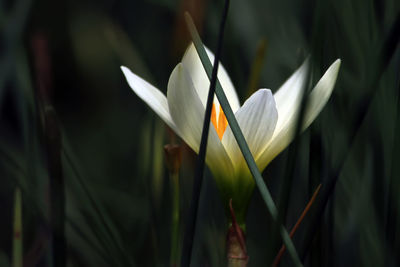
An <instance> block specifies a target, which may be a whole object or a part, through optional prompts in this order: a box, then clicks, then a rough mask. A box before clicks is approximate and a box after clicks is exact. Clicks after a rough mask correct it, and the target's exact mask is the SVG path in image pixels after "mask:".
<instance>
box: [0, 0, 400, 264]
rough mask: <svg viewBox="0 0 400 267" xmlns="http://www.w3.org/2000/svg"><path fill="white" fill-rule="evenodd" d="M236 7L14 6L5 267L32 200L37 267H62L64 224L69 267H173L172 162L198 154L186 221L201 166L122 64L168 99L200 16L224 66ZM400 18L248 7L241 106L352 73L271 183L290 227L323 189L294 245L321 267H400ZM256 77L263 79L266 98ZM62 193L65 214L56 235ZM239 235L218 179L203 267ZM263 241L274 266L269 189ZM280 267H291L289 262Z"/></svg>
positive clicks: (7, 77)
mask: <svg viewBox="0 0 400 267" xmlns="http://www.w3.org/2000/svg"><path fill="white" fill-rule="evenodd" d="M223 4H224V3H223V1H207V0H143V1H139V0H130V1H128V0H100V1H90V0H83V1H72V0H70V1H67V0H65V1H50V0H42V1H35V0H3V1H1V2H0V29H1V36H0V53H1V57H0V129H1V130H0V177H1V178H0V207H1V211H0V212H1V216H0V266H12V262H13V260H12V254H13V246H12V243H13V212H14V192H15V190H16V188H20V190H21V195H22V207H23V208H22V216H23V219H22V222H23V262H24V266H49V267H51V266H60V265H57V263H55V262H54V260H53V258H52V253H53V252H54V250H55V249H56V248H57V247H56V245H55V243H56V242H54V240H55V239H54V236H53V237H52V229H53V228H54V227H59V226H60V225H63V224H64V223H65V230H66V231H65V237H66V242H67V256H66V260H65V262H66V263H67V265H68V266H169V265H170V247H171V208H172V207H171V206H172V205H171V203H172V197H173V196H172V194H171V183H170V179H169V175H168V171H167V169H166V165H165V158H164V150H163V147H164V145H165V144H171V143H179V144H182V149H183V155H184V156H183V162H182V168H181V172H180V186H181V194H180V196H181V201H180V202H181V203H180V205H181V218H182V223H184V220H185V218H186V216H187V215H188V213H189V204H190V199H191V188H192V182H193V177H194V170H195V164H196V155H195V154H194V153H193V152H192V151H191V150H190V149H189V148H188V147H187V146H185V145H184V144H183V143H182V142H181V141H180V140H179V138H178V137H176V136H174V134H173V133H172V132H171V131H170V130H169V129H168V128H167V126H166V125H165V124H164V123H163V122H162V121H161V120H160V119H159V118H158V117H157V116H156V115H155V114H154V112H152V111H151V110H150V109H149V108H148V107H147V106H146V105H145V104H144V103H143V102H142V101H141V100H140V99H139V98H138V97H137V96H136V95H135V94H134V93H133V92H132V91H131V89H130V88H129V87H128V85H127V83H126V81H125V79H124V77H123V75H122V72H121V71H120V68H119V67H120V65H126V66H128V67H129V68H131V69H132V70H133V71H134V72H135V73H136V74H138V75H140V76H141V77H143V78H144V79H146V80H148V81H149V82H151V83H152V84H154V85H155V86H156V87H158V88H160V90H162V91H163V92H164V93H165V92H166V86H167V82H168V78H169V75H170V73H171V71H172V69H173V68H174V66H175V65H176V64H177V63H178V62H179V61H180V58H181V56H182V55H183V53H184V51H185V49H186V47H187V45H188V44H189V42H190V37H189V34H188V32H187V30H186V25H185V23H184V19H183V12H184V11H189V12H190V13H191V14H192V16H193V18H194V20H195V22H196V25H197V27H198V30H199V31H200V33H201V36H202V38H203V41H204V43H205V44H206V45H207V46H208V47H209V48H210V49H211V50H214V51H215V48H216V44H217V36H218V28H219V22H220V17H221V13H222V7H223ZM399 12H400V2H399V1H397V0H384V1H383V0H382V1H380V0H350V1H349V0H335V1H333V0H304V1H294V0H280V1H272V0H263V1H261V0H253V1H239V0H231V5H230V10H229V15H228V20H227V26H226V31H225V38H224V45H223V51H222V56H221V61H222V63H223V64H224V66H225V68H226V69H227V70H228V72H229V74H230V76H231V79H232V81H233V83H234V84H235V87H236V89H237V92H238V95H239V97H240V99H241V103H243V102H244V100H245V99H246V98H247V97H248V96H249V95H250V94H251V93H252V92H253V91H254V90H255V89H256V88H270V89H271V90H272V91H275V90H277V89H278V88H279V86H280V85H281V84H283V82H284V81H285V80H286V79H287V78H288V77H289V76H290V75H291V73H292V72H294V70H295V69H297V67H298V66H300V64H301V63H302V62H303V60H304V59H305V58H306V57H307V56H309V55H310V56H311V58H312V72H311V78H310V84H315V82H316V81H317V80H318V79H319V77H320V76H321V75H322V74H323V72H324V71H325V70H326V69H327V67H328V66H329V65H330V64H331V63H332V62H333V61H334V60H335V59H337V58H341V60H342V65H341V69H340V72H339V76H338V80H337V84H336V86H335V90H334V92H333V95H332V97H331V99H330V101H329V102H328V104H327V106H326V107H325V108H324V110H323V112H322V113H321V114H320V116H319V117H318V119H317V120H316V121H315V122H314V123H313V124H312V126H311V127H310V128H309V129H308V130H307V131H306V132H304V133H302V134H301V135H300V136H299V138H297V139H296V140H295V142H294V143H293V144H292V145H291V146H290V147H289V148H288V149H286V150H285V152H284V153H282V154H281V155H279V156H278V157H277V158H276V159H275V160H274V161H273V162H272V163H271V164H270V166H268V168H267V169H266V171H265V172H264V173H263V176H264V177H265V181H266V183H267V185H268V186H269V188H270V190H271V192H272V195H273V197H274V200H276V202H277V203H279V210H280V211H281V214H283V219H284V223H285V225H286V226H287V228H288V229H290V228H291V227H292V226H293V225H294V223H295V222H296V220H297V218H298V217H299V216H300V214H301V212H302V210H303V209H304V207H305V206H306V204H307V202H308V201H309V199H310V198H311V195H312V193H313V192H314V190H315V188H316V187H317V185H318V184H320V183H321V184H322V188H323V190H321V192H320V193H319V195H318V199H319V202H318V201H317V202H316V203H315V204H314V205H313V207H312V209H311V211H310V213H309V214H308V215H307V216H306V219H305V220H304V221H303V222H302V224H301V226H300V228H299V229H298V230H297V232H296V234H295V238H294V241H295V245H296V248H297V250H298V251H299V254H300V255H301V257H302V258H303V259H304V261H305V264H306V266H399V264H400V257H399V254H398V252H399V251H400V231H399V229H400V228H399V227H400V221H399V214H400V197H399V193H400V166H399V153H400V139H399V138H398V135H399V133H400V128H399V127H400V117H399V108H400V106H399V89H400V84H399V82H400V80H399V79H400V75H399V71H400V52H399V48H398V36H400V24H399ZM263 48H264V49H263ZM257 51H258V52H257ZM255 62H258V63H255ZM257 64H259V65H257ZM254 66H261V67H260V68H259V69H260V72H259V73H260V76H259V79H257V78H255V79H253V83H252V82H250V80H251V77H252V73H254V69H257V67H254ZM254 82H255V83H254ZM57 129H58V130H57ZM52 179H55V180H56V181H59V180H64V182H65V183H64V187H60V185H59V184H57V183H56V184H55V185H54V184H52V183H50V181H51V180H52ZM333 185H335V186H333ZM324 186H325V187H324ZM324 188H328V189H329V188H330V189H333V190H331V191H330V190H328V189H326V190H324ZM57 190H58V191H57ZM60 190H61V191H60ZM63 190H64V191H65V213H60V214H57V216H56V218H58V219H56V221H57V223H58V224H57V223H56V225H53V224H51V223H50V216H51V215H50V214H51V213H52V212H54V211H56V210H57V209H56V207H57V205H58V204H60V203H61V206H62V204H63V203H62V199H63V198H62V194H61V193H60V192H62V191H63ZM321 203H323V204H324V203H326V205H323V204H321ZM318 205H319V206H318ZM317 207H320V208H319V209H318V208H317ZM53 214H54V213H53ZM181 231H182V232H183V228H182V229H181ZM225 234H226V219H225V217H224V210H223V207H222V205H221V203H220V201H219V196H218V192H217V190H216V187H215V183H214V181H213V179H212V176H211V174H210V173H209V172H206V176H205V178H204V183H203V188H202V191H201V198H200V206H199V214H198V222H197V230H196V235H195V240H194V249H193V256H192V266H223V265H224V261H225V254H224V253H225V252H224V246H225ZM52 240H53V242H52ZM247 244H248V251H249V255H250V262H249V266H268V265H270V264H271V262H272V261H273V259H274V257H275V256H276V254H277V252H278V250H279V248H280V246H281V241H280V239H279V236H277V235H276V230H274V227H273V223H272V221H271V218H270V215H269V214H268V210H267V209H266V207H265V205H264V203H263V201H262V199H261V197H260V195H259V193H258V191H257V190H255V194H254V196H253V199H252V201H251V204H250V208H249V213H248V218H247ZM14 266H15V265H14ZM281 266H291V262H290V259H289V258H288V257H287V255H285V256H284V257H283V259H282V264H281Z"/></svg>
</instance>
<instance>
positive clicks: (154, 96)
mask: <svg viewBox="0 0 400 267" xmlns="http://www.w3.org/2000/svg"><path fill="white" fill-rule="evenodd" d="M121 70H122V72H123V73H124V75H125V78H126V80H127V81H128V84H129V86H130V87H131V88H132V90H133V91H134V92H135V93H136V94H137V95H138V96H139V97H140V98H141V99H142V100H143V101H144V102H145V103H146V104H147V105H149V106H150V107H151V109H152V110H154V112H155V113H157V115H158V116H160V118H161V119H162V120H163V121H164V122H165V123H166V124H167V125H168V126H169V127H171V128H172V129H173V130H175V131H176V130H177V129H176V126H175V123H174V122H173V121H172V118H171V115H170V114H169V108H168V102H167V98H166V97H165V95H164V94H163V93H162V92H160V90H158V89H157V88H155V87H154V86H152V85H151V84H149V83H148V82H146V81H145V80H143V79H142V78H140V77H139V76H137V75H136V74H134V73H133V72H131V71H130V70H129V69H128V68H127V67H124V66H121Z"/></svg>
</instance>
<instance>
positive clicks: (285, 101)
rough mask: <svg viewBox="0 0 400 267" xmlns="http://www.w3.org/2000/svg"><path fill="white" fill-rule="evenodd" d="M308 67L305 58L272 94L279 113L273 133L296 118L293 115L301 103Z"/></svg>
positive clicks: (307, 61)
mask: <svg viewBox="0 0 400 267" xmlns="http://www.w3.org/2000/svg"><path fill="white" fill-rule="evenodd" d="M308 67H309V60H308V59H306V60H305V61H304V63H303V64H302V65H301V66H300V68H298V69H297V70H296V71H295V72H294V73H293V74H292V76H290V78H289V79H287V80H286V82H285V83H284V84H283V85H282V86H281V87H280V88H279V89H278V91H277V92H276V93H275V94H274V98H275V102H276V108H277V110H278V114H279V117H278V122H277V123H276V129H275V134H274V135H276V134H277V133H278V132H280V131H281V129H282V128H284V127H285V125H287V124H288V123H289V122H291V121H292V120H293V119H296V118H295V115H296V112H297V110H298V107H299V105H300V103H301V98H302V95H303V90H304V88H305V86H304V85H305V82H306V78H307V72H308Z"/></svg>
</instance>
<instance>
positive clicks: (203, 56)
mask: <svg viewBox="0 0 400 267" xmlns="http://www.w3.org/2000/svg"><path fill="white" fill-rule="evenodd" d="M185 18H186V23H187V24H188V28H189V31H190V34H191V36H192V39H193V43H194V45H195V47H196V50H197V53H198V54H199V57H200V60H201V63H202V64H203V67H204V69H205V71H206V73H207V75H208V78H209V79H211V74H212V68H213V67H212V65H211V62H210V59H209V58H208V56H207V52H206V50H205V48H204V46H203V43H202V41H201V39H200V36H199V34H198V32H197V30H196V27H195V25H194V23H193V20H192V18H191V17H190V15H189V14H188V13H186V14H185ZM215 94H216V95H217V97H218V100H219V102H220V104H221V106H222V109H223V111H224V113H225V116H226V118H227V120H228V123H229V126H230V127H231V130H232V132H233V134H234V136H235V139H236V141H237V143H238V145H239V147H240V150H241V151H242V154H243V156H244V158H245V160H246V163H247V165H248V167H249V169H250V172H251V174H252V175H253V177H254V180H255V182H256V185H257V188H258V189H259V190H260V193H261V196H262V198H263V200H264V202H265V204H266V205H267V208H268V211H269V212H270V214H271V216H272V218H273V219H274V220H275V222H277V220H278V211H277V208H276V206H275V203H274V201H273V199H272V197H271V194H270V192H269V190H268V188H267V186H266V185H265V183H264V181H263V178H262V176H261V174H260V172H259V170H258V167H257V165H256V162H255V160H254V158H253V156H252V155H251V152H250V149H249V146H248V145H247V142H246V140H245V138H244V136H243V133H242V131H241V129H240V127H239V124H238V122H237V121H236V118H235V115H234V114H233V111H232V109H231V107H230V105H229V102H228V99H227V98H226V95H225V93H224V91H223V89H222V87H221V84H220V82H219V80H218V79H217V84H216V88H215ZM280 232H281V236H282V239H283V243H284V244H285V246H286V247H287V249H288V252H289V254H290V257H291V258H292V261H293V263H294V264H295V266H302V264H301V262H300V259H299V256H298V254H297V252H296V249H295V247H294V245H293V242H292V240H291V239H290V237H289V234H288V232H287V230H286V229H285V227H284V226H283V225H281V226H280Z"/></svg>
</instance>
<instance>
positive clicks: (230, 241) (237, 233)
mask: <svg viewBox="0 0 400 267" xmlns="http://www.w3.org/2000/svg"><path fill="white" fill-rule="evenodd" d="M229 208H230V211H231V216H232V225H231V226H230V227H229V229H228V234H227V236H226V255H227V258H228V267H246V266H247V262H248V261H249V256H248V255H247V249H246V237H245V235H244V232H243V229H242V228H240V226H239V224H238V223H237V221H236V216H235V212H234V210H233V207H232V199H231V200H230V201H229Z"/></svg>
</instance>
